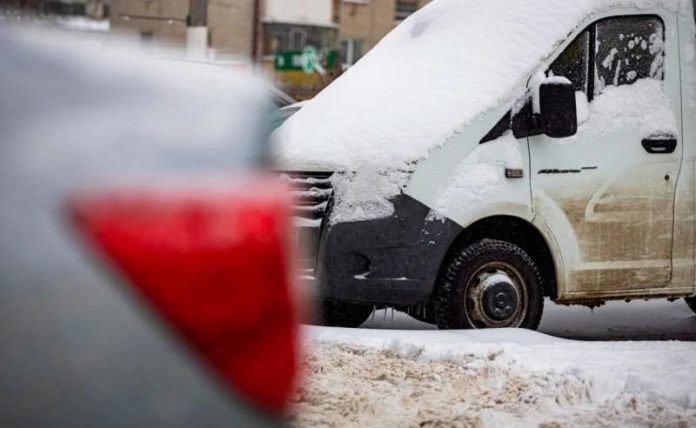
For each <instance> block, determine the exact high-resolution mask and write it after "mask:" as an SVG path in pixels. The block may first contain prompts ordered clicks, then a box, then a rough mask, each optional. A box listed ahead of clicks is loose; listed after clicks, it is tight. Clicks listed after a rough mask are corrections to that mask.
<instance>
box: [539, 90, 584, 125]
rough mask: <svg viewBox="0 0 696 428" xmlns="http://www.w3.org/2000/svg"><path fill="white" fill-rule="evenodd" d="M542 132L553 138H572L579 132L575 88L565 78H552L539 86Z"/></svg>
mask: <svg viewBox="0 0 696 428" xmlns="http://www.w3.org/2000/svg"><path fill="white" fill-rule="evenodd" d="M539 109H540V118H539V119H540V123H539V124H540V125H541V129H540V130H541V131H542V132H543V133H544V134H546V135H548V136H549V137H551V138H565V137H571V136H573V135H575V134H576V133H577V132H578V113H577V108H576V105H575V87H574V86H573V84H572V83H571V82H570V81H568V79H565V78H558V77H555V78H554V77H552V78H549V79H546V80H545V81H544V82H542V83H541V85H540V86H539Z"/></svg>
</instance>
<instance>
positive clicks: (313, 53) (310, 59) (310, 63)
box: [302, 46, 323, 74]
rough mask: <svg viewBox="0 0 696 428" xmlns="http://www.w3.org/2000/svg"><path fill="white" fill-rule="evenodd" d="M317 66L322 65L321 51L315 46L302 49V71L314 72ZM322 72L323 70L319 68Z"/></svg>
mask: <svg viewBox="0 0 696 428" xmlns="http://www.w3.org/2000/svg"><path fill="white" fill-rule="evenodd" d="M317 67H321V64H320V63H319V52H317V50H316V49H314V47H313V46H307V47H306V48H304V49H303V50H302V71H304V72H305V73H312V72H314V70H315V69H317ZM317 71H318V72H319V73H320V74H323V73H322V72H321V70H319V69H317Z"/></svg>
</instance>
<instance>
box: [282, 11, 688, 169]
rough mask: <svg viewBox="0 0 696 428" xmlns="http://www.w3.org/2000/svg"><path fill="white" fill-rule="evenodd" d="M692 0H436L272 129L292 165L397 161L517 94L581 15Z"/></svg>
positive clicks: (424, 151)
mask: <svg viewBox="0 0 696 428" xmlns="http://www.w3.org/2000/svg"><path fill="white" fill-rule="evenodd" d="M690 3H691V0H631V1H629V0H573V1H568V0H435V1H434V2H432V3H430V4H429V5H427V6H426V7H424V8H423V9H421V10H420V11H418V12H417V13H415V14H413V15H412V16H411V17H409V18H408V19H406V20H405V21H404V22H403V23H402V24H401V25H399V26H398V27H397V28H396V29H395V30H394V31H392V32H391V33H390V34H389V35H387V36H386V37H385V38H384V39H383V40H382V41H381V42H380V43H379V44H378V45H377V46H376V47H375V48H374V49H373V50H372V51H371V52H369V53H368V54H367V55H366V56H365V57H364V58H363V59H362V60H360V61H359V62H358V63H357V64H356V65H355V66H353V67H352V68H351V69H349V70H348V71H347V72H346V73H345V74H344V75H343V76H341V77H340V78H339V79H337V80H336V81H335V82H333V83H332V84H331V85H329V86H328V87H327V88H326V89H325V90H324V91H322V92H321V93H320V94H318V95H317V96H316V97H315V98H314V99H313V100H312V102H311V103H310V104H308V105H306V106H305V107H304V108H303V109H302V110H301V111H300V112H298V113H297V114H296V115H295V116H293V117H292V118H291V119H290V120H288V122H287V123H286V124H284V125H283V127H281V128H280V130H279V131H278V133H277V137H278V144H279V147H278V149H279V155H280V161H281V163H282V164H284V165H286V166H292V167H299V168H322V169H326V168H332V169H337V170H348V171H355V170H359V169H362V168H365V167H366V165H372V166H373V167H375V168H378V169H386V170H389V169H404V168H405V167H406V165H407V164H408V163H409V162H412V161H416V160H418V159H422V158H423V157H425V156H427V155H428V153H429V152H430V151H431V150H433V149H434V148H436V147H437V146H439V145H442V144H443V143H444V142H445V141H446V140H447V139H448V137H450V136H452V135H453V134H454V133H455V132H456V131H457V130H458V129H460V128H461V127H463V126H466V125H467V124H468V123H470V122H471V121H472V120H474V118H476V116H477V115H480V114H482V113H484V112H485V111H486V110H488V109H490V108H493V107H495V106H496V105H500V103H502V102H505V101H510V98H511V97H515V96H516V95H520V91H521V90H523V88H524V86H525V83H526V79H527V78H528V76H529V75H530V74H531V73H532V72H533V71H534V69H535V68H536V67H537V66H538V64H539V63H540V61H542V60H544V59H545V58H546V57H547V56H548V55H550V53H551V52H552V51H553V49H554V48H555V47H556V46H557V45H558V44H559V43H561V42H562V41H563V40H564V39H565V38H566V37H567V36H568V34H569V33H570V32H572V31H573V30H574V29H575V27H576V26H578V25H579V24H580V23H581V21H582V20H583V19H584V18H585V17H587V16H588V15H590V14H591V13H593V12H595V11H599V10H602V9H607V8H610V7H615V6H618V7H622V6H625V7H631V8H636V7H637V8H641V9H643V8H649V7H654V6H660V7H668V8H669V9H670V10H676V9H677V7H679V6H680V5H681V4H684V5H688V8H689V10H691V9H690V8H691V4H690Z"/></svg>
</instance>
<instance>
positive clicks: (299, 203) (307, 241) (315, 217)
mask: <svg viewBox="0 0 696 428" xmlns="http://www.w3.org/2000/svg"><path fill="white" fill-rule="evenodd" d="M332 175H333V173H332V172H305V171H301V172H300V171H282V172H280V179H281V180H282V181H284V182H286V183H288V185H289V187H290V190H291V192H292V196H293V207H292V208H293V209H292V211H293V216H294V222H295V227H296V231H297V235H296V241H297V244H298V246H299V248H300V252H301V257H300V259H301V268H302V270H303V273H304V274H305V275H308V276H311V275H313V274H314V267H315V264H316V256H317V250H318V246H319V239H320V237H321V230H322V223H323V221H324V218H325V217H326V213H327V210H328V208H329V205H330V204H331V201H332V198H333V186H332V185H331V180H330V178H331V176H332Z"/></svg>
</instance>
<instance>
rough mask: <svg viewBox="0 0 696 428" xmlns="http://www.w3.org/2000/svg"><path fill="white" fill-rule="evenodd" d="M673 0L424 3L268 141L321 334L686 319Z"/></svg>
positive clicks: (690, 222) (678, 5)
mask: <svg viewBox="0 0 696 428" xmlns="http://www.w3.org/2000/svg"><path fill="white" fill-rule="evenodd" d="M695 28H696V27H695V25H694V7H693V4H692V0H573V1H568V0H435V1H434V2H432V3H430V4H429V5H428V6H426V7H425V8H423V9H422V10H420V11H419V12H417V13H415V14H414V15H412V16H411V17H409V18H408V19H406V20H405V21H404V22H403V23H402V24H401V25H399V26H398V27H397V28H396V29H395V30H394V31H392V32H391V33H390V34H389V35H388V36H387V37H385V38H384V40H383V41H382V42H380V43H379V44H378V45H377V46H376V47H375V48H374V49H373V50H372V51H371V52H370V53H369V54H368V55H366V56H365V57H364V58H363V59H362V60H361V61H360V62H358V64H357V65H355V66H354V67H353V68H351V69H350V70H348V71H347V72H346V73H345V74H344V75H343V76H341V78H339V79H337V80H336V81H335V82H334V83H333V84H332V85H330V86H329V87H327V88H326V89H325V90H324V91H323V92H321V93H320V94H319V95H318V96H317V97H316V98H314V99H313V100H312V102H311V103H308V104H307V105H305V106H304V108H303V109H302V110H300V111H299V112H298V113H297V114H296V115H294V116H293V117H292V118H290V119H289V120H288V121H287V122H286V123H285V124H284V125H283V126H282V127H281V128H280V129H279V130H278V131H277V132H276V134H275V137H277V143H278V149H279V151H278V153H279V164H280V167H281V169H282V170H283V171H284V176H285V178H286V180H287V181H288V182H289V183H291V185H292V187H293V188H294V189H295V190H296V194H297V196H298V200H297V215H298V240H299V241H300V242H301V243H302V245H303V247H304V249H305V255H306V257H305V260H304V265H303V268H304V276H305V278H309V279H315V280H316V282H317V283H318V284H319V287H318V293H319V296H320V298H321V299H322V302H323V305H322V307H323V310H324V314H323V316H324V321H325V322H326V323H328V324H333V325H345V326H351V325H359V324H360V323H361V322H362V321H364V320H365V318H366V317H367V316H368V315H369V313H370V311H371V310H372V309H373V308H374V307H395V308H397V309H402V310H406V311H408V312H409V313H411V314H412V315H414V316H415V317H417V318H419V319H422V320H425V321H428V322H431V323H435V324H437V325H438V326H439V327H441V328H487V327H525V328H536V327H537V326H538V324H539V321H540V319H541V316H542V310H543V299H544V297H545V296H548V297H549V298H550V299H551V300H553V301H554V302H556V303H560V304H585V305H597V304H601V303H602V302H604V301H606V300H610V299H644V298H645V299H647V298H670V299H676V298H682V297H683V298H687V302H688V304H689V305H690V306H691V307H692V309H695V310H696V297H695V296H694V294H695V288H694V274H695V269H694V268H695V252H694V249H695V247H696V240H695V227H694V226H695V222H696V216H695V213H696V212H695V210H696V198H695V197H694V195H695V193H696V186H695V182H694V158H695V154H696V44H695V41H696V40H695V37H696V30H695Z"/></svg>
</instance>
